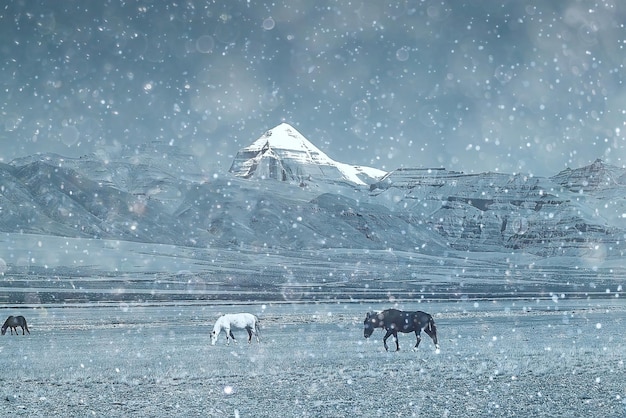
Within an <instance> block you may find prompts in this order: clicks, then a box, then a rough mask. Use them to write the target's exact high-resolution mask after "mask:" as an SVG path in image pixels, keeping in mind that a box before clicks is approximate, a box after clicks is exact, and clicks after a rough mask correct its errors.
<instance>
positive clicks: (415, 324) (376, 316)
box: [363, 309, 439, 351]
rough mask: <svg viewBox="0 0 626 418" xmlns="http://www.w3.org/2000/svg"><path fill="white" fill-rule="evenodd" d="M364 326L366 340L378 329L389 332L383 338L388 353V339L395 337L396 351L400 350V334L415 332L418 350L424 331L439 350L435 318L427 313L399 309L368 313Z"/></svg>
mask: <svg viewBox="0 0 626 418" xmlns="http://www.w3.org/2000/svg"><path fill="white" fill-rule="evenodd" d="M363 325H364V327H365V328H364V330H363V336H364V337H365V338H369V337H370V336H371V335H372V333H373V332H374V329H376V328H384V329H385V330H386V331H387V333H386V334H385V336H384V337H383V345H384V346H385V350H387V351H389V348H388V347H387V338H389V336H391V335H393V338H395V340H396V351H398V350H400V344H399V343H398V332H404V333H407V332H415V336H416V337H417V343H415V349H417V346H418V345H420V341H421V340H422V338H421V337H420V333H421V331H422V329H423V330H424V332H426V334H428V335H429V336H430V338H432V339H433V342H434V343H435V348H437V349H439V344H438V343H437V327H436V326H435V321H434V320H433V317H432V316H430V315H429V314H427V313H426V312H422V311H416V312H404V311H400V310H398V309H387V310H384V311H382V312H368V313H367V316H366V317H365V321H364V322H363Z"/></svg>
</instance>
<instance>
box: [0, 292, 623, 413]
mask: <svg viewBox="0 0 626 418" xmlns="http://www.w3.org/2000/svg"><path fill="white" fill-rule="evenodd" d="M389 307H397V308H399V309H404V310H423V311H426V312H429V313H431V314H432V315H433V316H434V318H435V321H436V323H437V327H438V334H439V339H440V345H441V349H440V350H435V347H434V345H433V343H432V341H431V340H430V338H428V336H426V335H425V334H424V333H422V337H423V338H422V343H421V345H420V347H419V349H418V350H417V351H413V350H412V348H413V345H414V344H415V336H414V334H400V335H399V342H400V347H401V351H399V352H391V351H390V352H385V351H384V349H383V344H382V337H383V331H382V330H376V331H375V332H374V334H373V335H372V338H370V339H367V340H366V339H364V338H363V319H364V317H365V313H366V312H367V311H369V310H382V309H385V308H389ZM243 311H246V312H251V313H254V314H256V315H258V316H259V318H260V323H261V343H260V344H257V343H256V342H253V343H252V344H250V345H249V344H247V343H246V338H245V335H244V334H245V332H244V331H237V330H235V331H234V333H235V336H236V337H238V339H239V342H238V343H237V344H231V345H230V346H227V345H226V344H225V338H224V335H223V334H222V335H220V339H219V340H218V343H217V344H216V345H215V346H211V345H210V338H209V333H210V332H211V330H212V325H213V322H214V321H215V319H216V318H217V317H218V316H219V315H220V314H222V313H229V312H243ZM2 314H3V315H4V317H6V316H8V315H17V314H21V315H24V316H26V318H27V319H28V322H29V327H30V331H31V334H30V335H28V334H27V335H25V336H22V335H21V331H20V335H18V336H15V335H13V336H11V335H9V333H8V332H7V335H4V336H2V337H0V354H2V357H1V361H0V385H1V389H0V416H27V417H50V416H64V417H90V416H95V417H117V416H119V417H121V416H145V417H175V416H176V417H178V416H180V417H207V416H209V417H211V416H216V417H218V416H219V417H276V416H281V417H325V416H328V417H331V416H332V417H358V416H368V417H372V416H374V417H375V416H381V417H390V416H402V417H410V416H416V417H459V416H463V417H484V416H490V417H494V416H497V417H528V416H533V417H574V416H584V417H623V416H626V385H625V384H624V382H626V366H625V365H624V361H625V358H626V332H625V325H626V323H625V322H626V303H625V302H624V301H622V300H620V299H619V298H607V299H593V300H569V301H568V300H564V299H559V300H556V301H555V300H551V299H547V300H529V301H523V300H516V301H511V300H505V301H476V302H473V301H463V302H429V303H427V302H422V303H417V302H415V303H413V302H410V301H407V302H402V303H387V304H385V303H371V302H363V303H354V302H350V303H348V302H346V303H342V302H337V303H327V304H284V303H274V304H272V303H267V304H258V305H257V304H240V305H238V304H234V305H215V306H209V305H201V304H197V303H188V304H184V303H183V304H177V305H164V306H141V305H128V304H119V305H106V306H101V305H76V306H71V307H62V306H56V307H55V306H40V307H36V308H21V309H16V308H12V309H8V308H7V309H0V315H2ZM389 342H390V343H391V341H389ZM390 347H395V345H394V344H390Z"/></svg>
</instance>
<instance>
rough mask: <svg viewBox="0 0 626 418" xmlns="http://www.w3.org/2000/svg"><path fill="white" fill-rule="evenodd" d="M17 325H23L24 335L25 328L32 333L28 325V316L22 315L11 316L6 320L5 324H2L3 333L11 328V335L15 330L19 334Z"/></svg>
mask: <svg viewBox="0 0 626 418" xmlns="http://www.w3.org/2000/svg"><path fill="white" fill-rule="evenodd" d="M17 327H22V335H24V330H26V332H28V333H29V334H30V331H29V330H28V325H26V318H24V317H23V316H22V315H20V316H13V315H11V316H9V317H8V318H7V320H6V321H4V325H2V335H4V334H6V332H7V328H11V335H13V330H15V335H17Z"/></svg>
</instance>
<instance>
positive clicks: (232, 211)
mask: <svg viewBox="0 0 626 418" xmlns="http://www.w3.org/2000/svg"><path fill="white" fill-rule="evenodd" d="M272 131H274V132H277V133H280V134H278V135H277V137H278V136H280V135H282V136H283V138H281V139H280V140H279V141H268V136H267V134H266V135H265V136H262V137H261V138H259V140H257V141H256V142H254V143H253V145H251V146H250V147H246V148H244V149H243V150H241V152H240V153H239V154H238V155H237V157H236V158H235V161H234V162H233V166H232V167H231V173H223V174H221V175H219V176H206V175H203V173H201V172H199V170H197V169H195V168H194V166H193V158H192V157H191V156H188V155H185V154H183V153H180V152H179V151H178V150H177V149H176V148H173V147H168V146H164V147H163V149H164V150H161V151H158V152H152V151H151V152H147V153H145V154H142V153H141V152H135V153H133V154H132V158H131V157H128V156H121V157H118V158H115V159H110V158H108V159H103V158H101V157H99V156H95V155H92V156H86V157H83V158H80V159H65V158H63V157H60V156H51V155H42V156H32V157H30V158H27V159H21V160H16V161H13V162H12V163H11V164H4V165H1V166H0V181H1V184H0V186H1V191H2V193H1V195H0V230H1V231H3V232H7V233H36V234H50V235H56V236H68V237H86V238H101V239H116V240H128V241H136V242H151V243H163V244H173V245H181V246H189V247H198V248H248V249H249V248H283V249H288V250H294V251H299V250H315V249H329V248H342V249H346V248H349V249H363V250H388V249H392V250H399V251H409V252H410V251H413V252H420V253H428V254H432V255H439V256H442V255H445V253H446V251H450V250H454V251H466V252H469V253H472V252H474V253H480V252H500V253H502V254H507V253H512V252H524V253H528V254H533V255H536V256H539V257H554V256H572V257H583V258H587V259H594V260H595V259H597V260H603V259H608V258H612V259H615V258H619V257H621V256H622V255H623V253H624V241H625V240H624V234H625V231H626V203H625V199H624V196H626V194H625V193H624V191H625V190H624V187H625V185H624V178H626V174H625V173H626V171H625V170H624V169H622V168H619V167H614V166H610V165H608V164H605V163H603V162H602V161H596V162H594V163H593V164H591V165H590V166H587V167H582V168H578V169H568V170H564V171H562V172H560V173H558V174H556V175H555V176H553V177H550V178H542V177H532V176H527V175H523V174H515V175H510V174H504V173H480V174H463V173H459V172H454V171H448V170H445V169H443V168H432V169H423V168H400V169H397V170H394V171H392V172H390V173H384V172H382V171H381V170H376V169H370V168H363V167H353V166H350V165H348V164H345V163H337V162H334V161H333V160H332V159H330V158H328V157H327V156H325V155H324V154H323V153H321V151H319V150H317V151H315V150H316V148H315V147H314V146H313V145H312V144H311V143H310V142H309V141H308V140H306V138H304V137H303V136H302V138H304V141H303V140H302V138H300V137H301V134H299V133H298V132H297V131H295V129H293V128H291V127H290V126H289V125H284V124H283V125H279V126H278V127H276V128H274V129H273V130H272ZM285 133H286V135H284V134H285ZM271 136H274V135H271ZM290 139H293V140H295V142H296V144H295V145H294V144H291V143H290V142H288V141H289V140H290ZM153 148H158V146H156V145H155V146H154V147H153ZM303 148H304V151H303ZM155 156H157V157H156V158H155ZM163 156H166V157H163ZM164 161H166V162H167V163H163V164H161V163H157V162H164ZM272 161H273V162H272ZM255 164H256V165H255ZM272 165H273V167H274V168H272ZM272 170H274V171H272ZM274 174H276V175H274ZM367 179H369V180H368V181H367V182H366V181H365V180H367Z"/></svg>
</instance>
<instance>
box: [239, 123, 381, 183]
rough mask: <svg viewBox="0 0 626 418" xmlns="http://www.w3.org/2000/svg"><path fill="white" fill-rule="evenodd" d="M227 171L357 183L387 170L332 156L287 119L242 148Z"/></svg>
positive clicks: (291, 178) (278, 178) (366, 180)
mask: <svg viewBox="0 0 626 418" xmlns="http://www.w3.org/2000/svg"><path fill="white" fill-rule="evenodd" d="M230 172H231V173H233V174H234V175H236V176H238V177H243V178H264V179H265V178H270V179H274V180H280V181H298V182H303V181H307V180H311V179H316V180H322V181H330V182H348V183H353V184H356V185H367V184H370V183H372V182H375V181H377V180H378V179H380V178H381V177H382V176H384V175H385V174H386V172H385V171H382V170H378V169H375V168H371V167H362V166H352V165H349V164H345V163H340V162H337V161H335V160H333V159H332V158H330V157H328V156H327V155H326V154H325V153H324V152H322V151H321V150H320V149H319V148H317V147H316V146H315V145H313V144H312V143H311V142H310V141H309V140H308V139H306V138H305V137H304V136H303V135H302V134H301V133H300V132H298V131H297V130H296V129H295V128H294V127H293V126H291V125H289V124H287V123H281V124H280V125H278V126H276V127H274V128H272V129H270V130H269V131H267V132H265V133H264V134H263V135H261V137H260V138H258V139H257V140H256V141H254V142H253V143H252V144H251V145H249V146H247V147H245V148H243V149H241V150H240V151H239V152H238V153H237V156H236V157H235V160H234V161H233V164H232V166H231V168H230Z"/></svg>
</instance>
